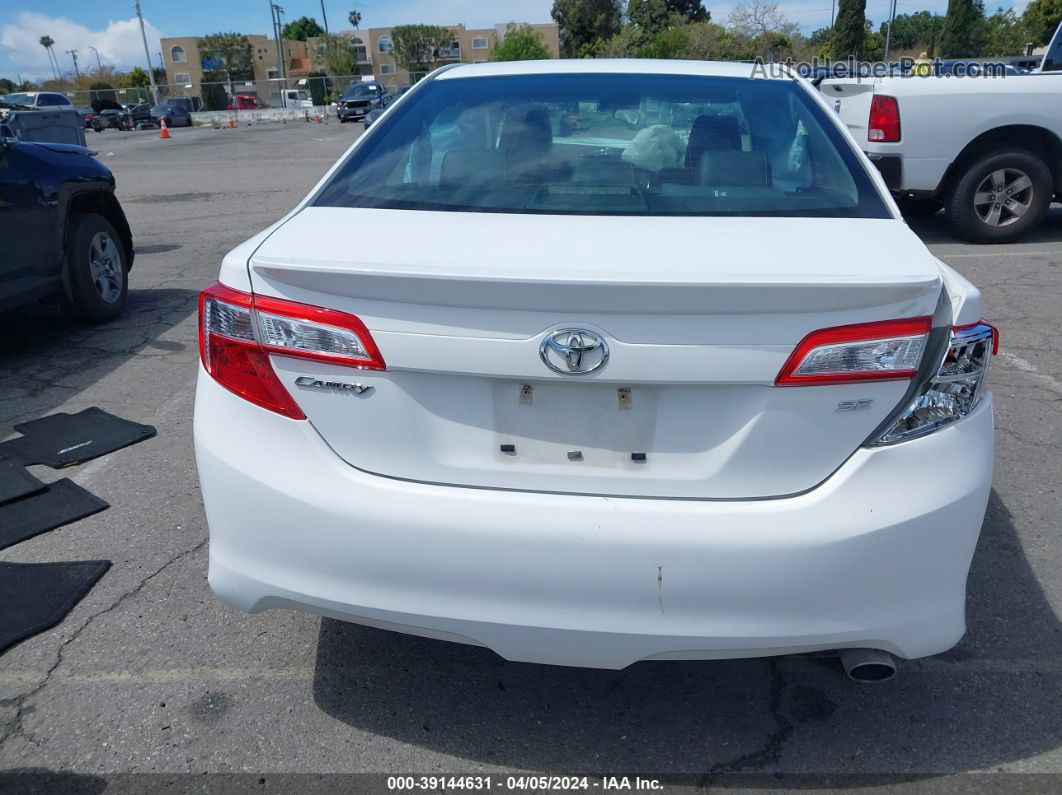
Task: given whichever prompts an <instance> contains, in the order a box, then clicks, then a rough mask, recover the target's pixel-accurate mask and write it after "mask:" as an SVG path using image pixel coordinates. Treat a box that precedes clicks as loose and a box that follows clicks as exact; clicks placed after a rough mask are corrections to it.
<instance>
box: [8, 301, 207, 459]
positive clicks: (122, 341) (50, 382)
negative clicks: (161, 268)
mask: <svg viewBox="0 0 1062 795" xmlns="http://www.w3.org/2000/svg"><path fill="white" fill-rule="evenodd" d="M198 295H199V294H198V292H197V291H195V290H182V289H156V290H131V291H130V292H129V301H128V303H127V305H126V309H125V312H124V313H123V314H122V316H121V317H119V318H118V319H117V320H114V321H111V322H110V323H106V324H103V325H99V326H87V325H81V324H78V323H77V322H76V321H74V320H71V319H70V317H69V316H68V315H67V314H66V313H65V312H64V311H63V309H62V308H61V307H59V306H54V305H45V304H30V305H27V306H24V307H20V308H18V309H15V310H12V311H10V312H6V313H3V314H0V339H3V340H4V344H3V347H2V348H0V439H3V438H4V437H5V436H6V435H7V434H8V433H9V432H10V431H11V426H12V425H13V424H15V423H17V422H22V421H24V420H27V419H32V418H34V417H41V416H44V415H46V414H48V413H49V412H50V411H51V410H52V409H53V408H55V407H56V406H58V405H60V404H62V403H63V402H65V401H66V400H68V399H69V398H70V397H72V396H74V395H77V394H79V393H81V392H83V391H84V390H86V389H87V388H89V387H91V386H92V385H93V384H94V383H96V382H97V381H99V380H100V379H101V378H103V377H104V376H106V375H107V374H108V373H110V372H111V371H113V370H115V369H117V368H118V367H119V366H121V365H122V364H123V363H124V362H126V361H127V360H128V359H130V358H132V357H133V356H136V355H137V354H142V353H158V354H159V355H166V354H171V353H176V352H182V351H185V350H188V349H193V352H194V348H195V345H196V343H195V342H194V341H193V342H177V341H174V340H160V339H159V337H160V336H162V335H163V334H164V333H165V332H166V331H168V330H169V329H171V328H172V327H173V326H175V325H177V324H178V323H180V322H181V321H182V320H184V319H185V318H186V317H187V316H188V315H189V314H191V313H192V312H195V311H196V308H197V306H196V302H197V299H198Z"/></svg>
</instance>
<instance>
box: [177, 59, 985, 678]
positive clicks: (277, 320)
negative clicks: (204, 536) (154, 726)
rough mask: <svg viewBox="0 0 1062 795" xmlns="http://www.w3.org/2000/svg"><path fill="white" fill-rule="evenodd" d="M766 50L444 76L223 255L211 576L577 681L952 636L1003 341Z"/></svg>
mask: <svg viewBox="0 0 1062 795" xmlns="http://www.w3.org/2000/svg"><path fill="white" fill-rule="evenodd" d="M750 68H751V67H749V66H748V65H742V64H713V63H705V62H682V61H646V60H630V61H604V60H581V61H535V62H527V63H495V64H480V65H456V66H453V67H448V68H443V69H439V70H437V71H435V72H434V73H432V74H431V75H429V77H428V78H426V79H425V80H423V81H421V82H420V83H419V84H418V85H417V86H416V87H415V88H414V89H413V90H412V91H410V92H408V93H407V94H406V95H405V96H403V97H402V98H401V100H399V101H397V102H395V103H394V105H392V107H390V108H389V109H388V111H387V112H386V113H385V114H384V115H383V116H382V117H381V119H380V120H379V121H378V122H377V123H376V124H374V125H373V127H372V129H371V130H370V131H368V132H367V133H365V134H364V135H363V136H362V137H361V138H360V139H359V140H358V141H357V142H356V143H355V144H354V145H353V146H352V147H351V148H350V150H349V151H348V152H347V153H346V154H345V155H344V156H343V157H342V158H341V159H340V161H339V162H338V163H337V164H336V165H335V166H334V167H333V168H332V169H331V170H330V171H329V173H328V174H327V175H325V177H324V178H323V179H322V180H321V182H320V183H319V184H318V185H317V186H316V187H315V188H314V189H313V191H312V192H311V193H310V195H309V196H307V197H306V198H305V199H304V200H303V201H302V203H300V204H299V206H298V207H296V208H295V209H294V210H293V211H292V212H291V213H290V214H289V215H288V216H287V217H285V218H284V219H282V220H281V221H280V222H278V223H277V224H275V225H274V226H272V227H270V228H269V229H266V230H265V231H263V232H261V233H260V234H258V235H256V236H255V237H253V238H251V239H250V240H248V241H247V242H246V243H244V244H242V245H240V246H238V247H237V248H236V249H235V250H233V251H232V252H231V253H230V254H229V255H227V256H226V257H225V259H224V261H223V263H222V266H221V273H220V277H219V281H218V282H216V283H215V284H213V285H211V286H210V287H208V288H207V289H206V290H204V291H203V294H202V297H201V302H200V332H201V351H202V357H201V358H202V362H201V369H200V376H199V385H198V392H197V397H196V410H195V438H196V455H197V460H198V465H199V473H200V478H201V481H202V489H203V497H204V501H205V505H206V512H207V517H208V520H209V524H210V572H209V580H210V585H211V587H212V588H213V589H214V591H215V593H216V594H217V595H218V596H220V597H221V598H222V599H224V600H226V601H228V602H231V603H232V604H234V605H237V606H239V607H240V608H242V609H244V610H247V611H250V612H258V611H261V610H265V609H268V608H294V609H298V610H306V611H310V612H312V613H316V614H320V615H325V616H332V617H336V618H340V619H345V620H349V621H355V622H358V623H361V624H367V625H370V626H375V627H383V628H386V629H393V630H398V631H401V632H408V633H413V634H417V635H424V636H428V637H433V638H443V639H447V640H452V641H458V642H463V643H471V644H478V645H482V646H486V647H489V648H491V649H493V650H494V651H495V652H497V653H498V654H499V655H501V656H502V657H504V658H506V659H509V660H521V661H530V662H539V663H552V664H559V665H575V666H592V667H602V668H622V667H624V666H627V665H630V664H631V663H633V662H636V661H638V660H646V659H654V660H660V659H671V660H676V659H717V658H732V657H750V656H765V655H777V654H787V653H794V652H810V651H822V650H837V651H838V652H840V653H841V656H842V660H843V661H844V662H845V667H846V669H848V670H849V671H850V673H851V675H852V676H853V677H856V678H860V679H874V678H885V677H887V676H889V675H890V674H891V672H892V671H893V670H894V663H893V660H892V655H895V656H899V657H903V658H914V657H922V656H924V655H930V654H937V653H939V652H942V651H944V650H946V649H948V648H949V647H951V646H952V645H954V644H955V643H956V642H957V641H958V640H959V638H960V637H961V636H962V634H963V632H964V629H965V618H964V603H965V587H966V575H967V571H968V569H969V565H970V560H971V557H972V555H973V551H974V546H975V544H976V542H977V537H978V533H979V531H980V526H981V522H982V519H983V516H984V511H985V506H986V503H987V500H988V494H989V488H990V483H991V478H992V396H991V394H990V393H988V392H987V391H986V390H985V386H984V380H985V375H986V372H987V370H988V366H989V362H990V359H991V357H992V355H993V353H994V349H995V347H996V345H997V336H996V331H995V329H994V328H993V327H992V326H990V325H989V324H987V323H985V322H983V321H982V320H981V296H980V293H979V291H978V290H977V289H976V288H975V287H974V286H973V285H971V284H970V283H969V282H967V281H966V280H965V279H963V278H962V277H961V276H959V275H958V274H957V273H956V272H954V271H953V270H951V269H949V268H948V267H947V266H945V265H943V264H942V263H941V262H940V261H939V260H937V259H936V258H934V257H933V256H932V255H931V254H930V253H929V251H927V250H926V248H925V246H923V245H922V243H921V242H920V241H919V240H918V238H917V237H915V235H914V234H913V233H912V232H911V231H910V230H909V229H908V228H907V226H906V225H905V224H904V222H903V221H902V220H901V218H900V216H899V213H898V212H897V209H896V206H895V205H894V204H893V201H892V199H891V198H890V197H889V194H888V191H887V190H886V188H885V186H884V183H883V182H882V180H881V178H880V176H879V175H878V173H877V172H876V170H875V169H874V167H873V166H872V165H871V164H870V163H869V161H868V160H867V159H866V158H865V157H864V155H863V154H862V153H861V152H860V151H859V147H858V145H857V144H856V143H855V142H854V141H853V139H852V138H851V136H850V135H849V133H848V132H847V131H846V130H845V128H844V126H843V125H842V124H840V123H839V121H838V119H837V118H836V116H835V115H834V114H833V113H832V112H831V111H830V109H829V107H828V106H827V105H826V104H825V103H824V101H823V100H822V98H821V97H820V96H819V94H818V92H816V91H815V90H814V89H812V88H811V87H810V86H809V85H808V84H806V83H805V82H804V81H802V80H799V79H795V78H792V77H788V76H785V75H782V76H778V77H764V76H757V77H752V76H750V74H749V72H750Z"/></svg>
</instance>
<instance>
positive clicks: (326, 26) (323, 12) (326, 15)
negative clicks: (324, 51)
mask: <svg viewBox="0 0 1062 795" xmlns="http://www.w3.org/2000/svg"><path fill="white" fill-rule="evenodd" d="M321 19H323V20H324V26H325V35H326V36H327V35H328V14H326V13H325V10H324V0H321Z"/></svg>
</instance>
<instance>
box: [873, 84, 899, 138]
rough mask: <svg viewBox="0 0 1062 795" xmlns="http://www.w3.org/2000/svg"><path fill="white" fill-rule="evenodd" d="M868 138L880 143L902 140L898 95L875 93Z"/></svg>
mask: <svg viewBox="0 0 1062 795" xmlns="http://www.w3.org/2000/svg"><path fill="white" fill-rule="evenodd" d="M867 140H868V141H871V142H873V143H879V144H881V143H885V144H893V143H896V142H897V141H899V140H900V103H898V102H897V101H896V97H889V96H884V95H882V94H875V95H874V98H873V99H872V100H870V122H869V124H868V125H867Z"/></svg>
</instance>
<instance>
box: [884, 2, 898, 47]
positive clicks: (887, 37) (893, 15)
mask: <svg viewBox="0 0 1062 795" xmlns="http://www.w3.org/2000/svg"><path fill="white" fill-rule="evenodd" d="M895 24H896V0H892V8H891V11H890V13H889V30H888V32H887V33H886V34H885V60H886V61H888V60H889V45H890V44H892V26H893V25H895Z"/></svg>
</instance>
